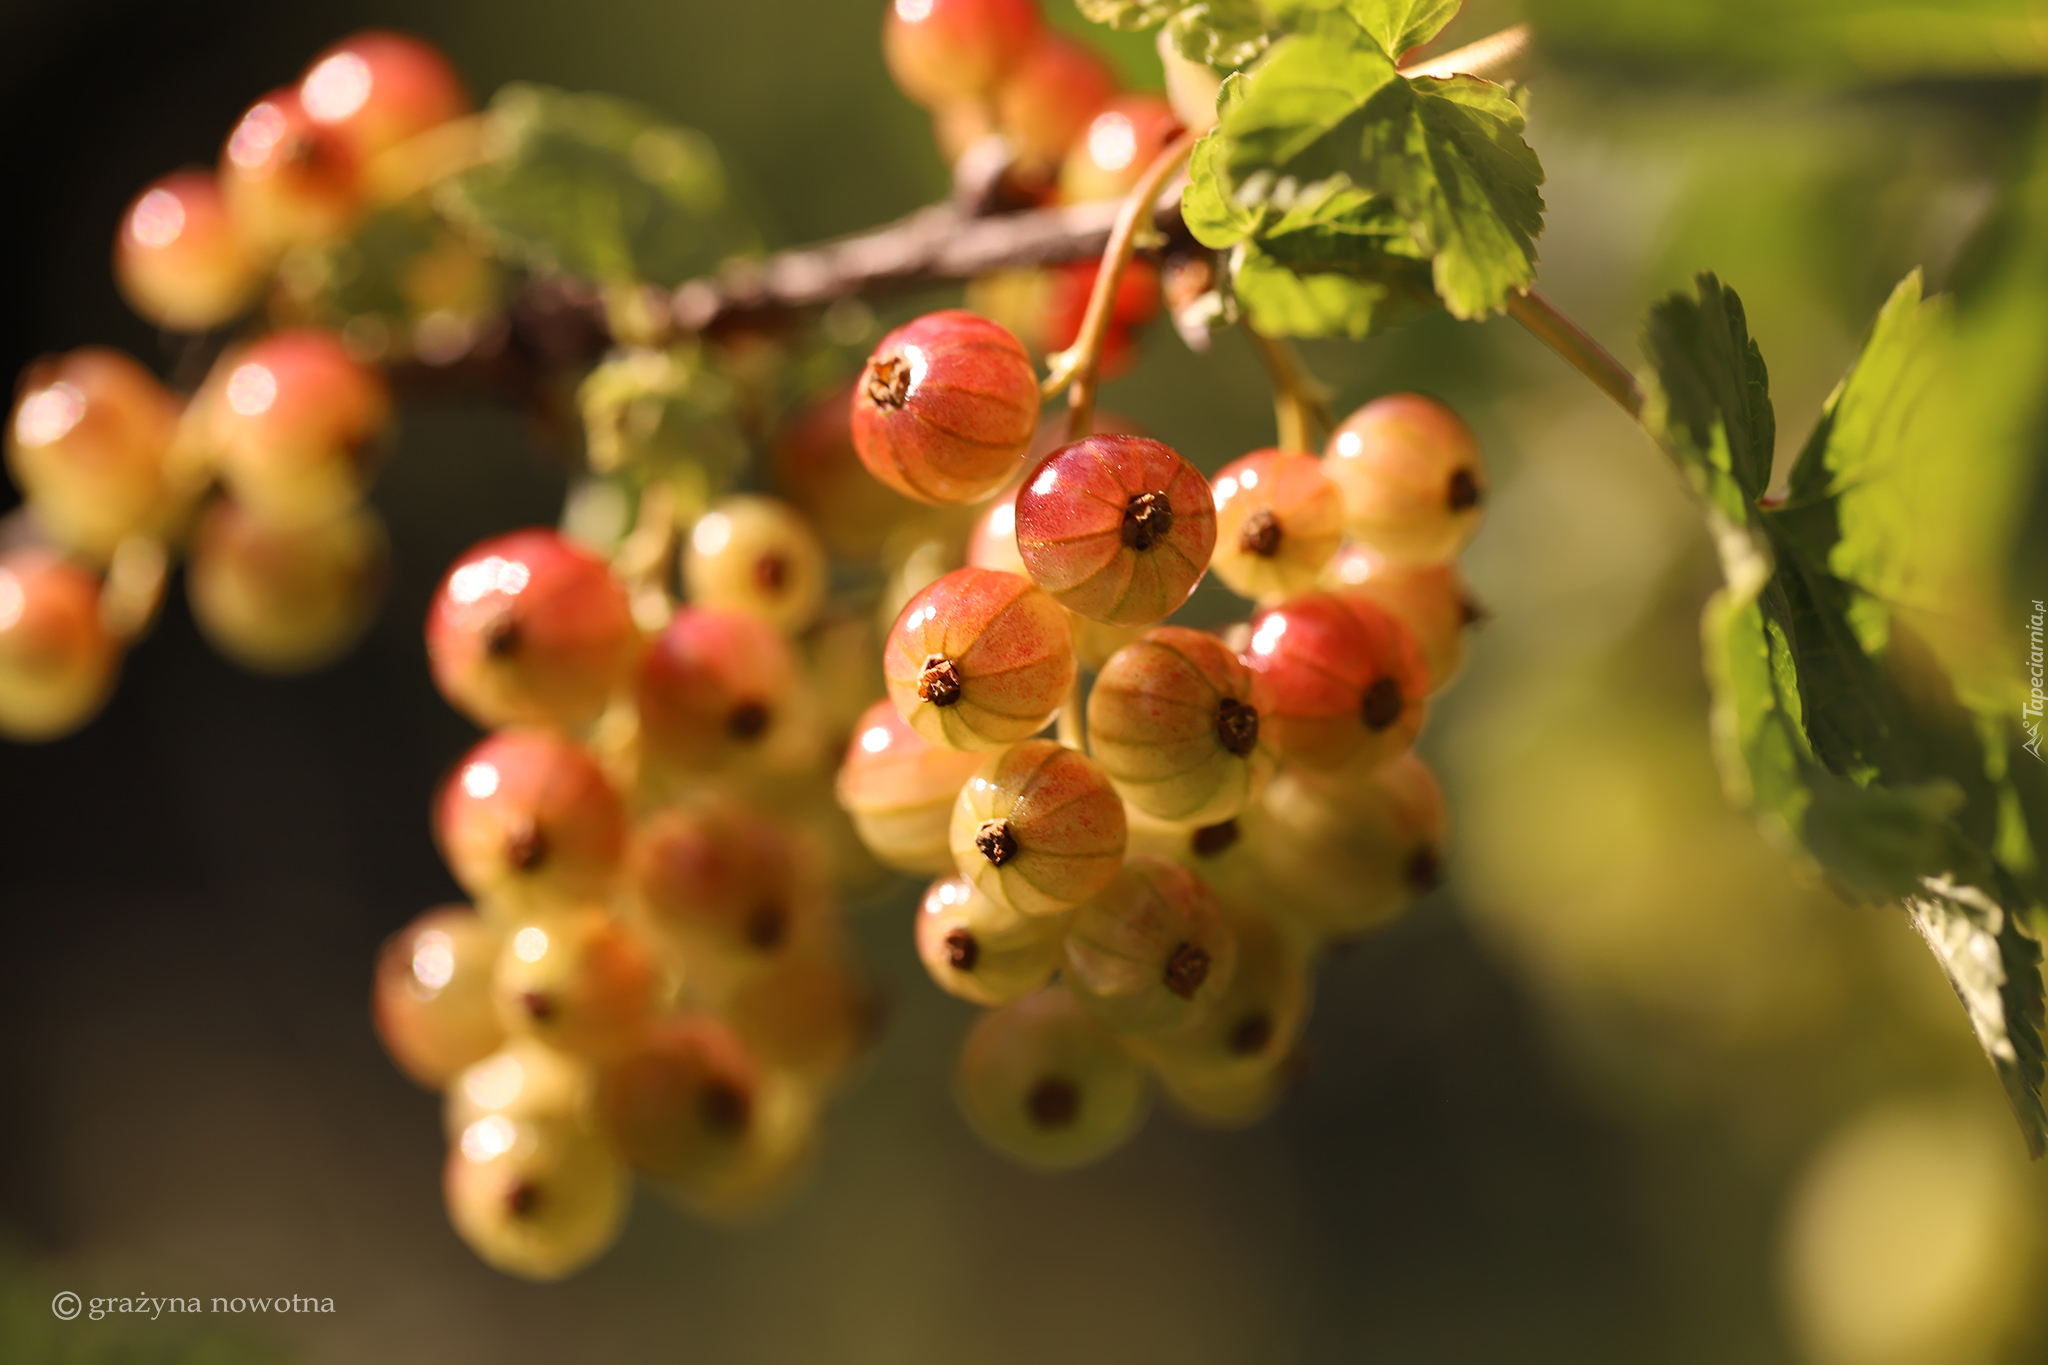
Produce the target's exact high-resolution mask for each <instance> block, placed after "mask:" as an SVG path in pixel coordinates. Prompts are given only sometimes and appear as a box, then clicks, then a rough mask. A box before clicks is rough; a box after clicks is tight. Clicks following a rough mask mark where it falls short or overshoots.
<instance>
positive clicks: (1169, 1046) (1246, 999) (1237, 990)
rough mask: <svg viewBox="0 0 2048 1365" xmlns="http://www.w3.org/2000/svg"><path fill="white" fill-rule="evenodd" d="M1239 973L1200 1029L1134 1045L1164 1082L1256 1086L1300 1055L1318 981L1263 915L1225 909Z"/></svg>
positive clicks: (1300, 955) (1198, 1023)
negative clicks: (1254, 1083) (1298, 1048)
mask: <svg viewBox="0 0 2048 1365" xmlns="http://www.w3.org/2000/svg"><path fill="white" fill-rule="evenodd" d="M1223 915H1224V919H1225V921H1226V922H1227V923H1228V924H1229V926H1230V931H1231V934H1232V936H1233V937H1234V938H1235V939H1236V941H1237V968H1236V970H1235V971H1233V972H1232V973H1231V976H1230V982H1229V984H1228V985H1227V986H1226V987H1225V988H1224V990H1223V993H1222V994H1221V995H1219V996H1218V997H1217V998H1216V1002H1215V1005H1214V1006H1213V1007H1212V1008H1211V1009H1210V1010H1209V1012H1208V1013H1207V1014H1205V1015H1203V1016H1202V1017H1201V1018H1200V1019H1199V1020H1197V1021H1196V1022H1195V1024H1194V1025H1193V1027H1191V1028H1188V1029H1186V1030H1184V1031H1182V1032H1179V1033H1175V1034H1171V1035H1169V1036H1165V1037H1146V1038H1137V1039H1133V1040H1132V1047H1133V1049H1134V1050H1135V1051H1136V1052H1137V1053H1138V1055H1139V1056H1141V1057H1143V1058H1144V1059H1145V1060H1146V1061H1148V1062H1150V1063H1152V1065H1153V1066H1154V1067H1156V1068H1158V1070H1159V1071H1160V1073H1161V1074H1162V1075H1165V1076H1171V1077H1174V1078H1175V1079H1177V1080H1181V1081H1183V1082H1187V1083H1208V1084H1209V1085H1217V1086H1220V1085H1224V1084H1228V1083H1232V1082H1235V1083H1238V1084H1248V1083H1250V1082H1252V1081H1254V1080H1256V1079H1257V1078H1259V1077H1260V1076H1262V1075H1265V1074H1267V1073H1269V1072H1271V1071H1272V1070H1273V1069H1274V1068H1275V1067H1278V1066H1279V1065H1280V1064H1281V1063H1282V1062H1284V1061H1286V1060H1287V1058H1288V1056H1289V1055H1290V1054H1292V1053H1293V1051H1294V1045H1295V1043H1296V1042H1297V1041H1298V1040H1299V1039H1300V1037H1301V1030H1302V1025H1303V1024H1305V1023H1306V1022H1307V1020H1308V1010H1309V1002H1310V997H1311V992H1312V979H1311V977H1310V976H1309V970H1308V960H1307V957H1306V955H1305V954H1304V953H1303V952H1302V950H1301V949H1300V948H1299V947H1298V946H1296V944H1295V943H1294V942H1292V941H1291V940H1290V939H1289V938H1288V937H1287V935H1285V934H1283V933H1281V932H1280V930H1279V928H1277V927H1276V926H1275V925H1274V924H1273V922H1272V921H1271V920H1269V919H1267V918H1266V916H1264V915H1263V914H1260V913H1259V912H1258V911H1256V910H1251V909H1246V908H1243V907H1234V906H1231V905H1229V904H1228V903H1227V902H1226V903H1224V907H1223Z"/></svg>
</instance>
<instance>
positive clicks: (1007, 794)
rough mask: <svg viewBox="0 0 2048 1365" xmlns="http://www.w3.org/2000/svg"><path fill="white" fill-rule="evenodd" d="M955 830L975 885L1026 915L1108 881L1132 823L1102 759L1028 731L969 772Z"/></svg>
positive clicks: (961, 861) (1050, 909) (1057, 907)
mask: <svg viewBox="0 0 2048 1365" xmlns="http://www.w3.org/2000/svg"><path fill="white" fill-rule="evenodd" d="M951 837H952V845H953V863H954V866H955V867H957V868H958V869H959V871H960V875H961V876H963V877H965V878H966V879H967V880H968V881H969V882H971V883H972V884H973V885H974V889H975V890H977V891H979V892H980V893H981V894H982V895H984V896H986V897H988V898H989V899H990V900H992V901H994V902H995V903H996V904H997V905H999V906H1003V907H1005V908H1007V909H1010V910H1014V911H1016V912H1017V913H1018V914H1020V915H1053V914H1058V913H1059V912H1060V911H1062V910H1065V909H1066V908H1067V907H1069V906H1072V905H1077V904H1079V903H1080V902H1081V901H1084V900H1086V899H1087V898H1088V897H1090V896H1092V895H1094V894H1095V893H1096V892H1097V891H1100V890H1101V889H1102V888H1103V887H1104V886H1107V885H1108V884H1109V880H1110V878H1112V877H1114V876H1115V875H1116V870H1117V867H1118V865H1119V864H1120V863H1122V861H1123V856H1124V845H1125V842H1126V840H1127V838H1128V830H1127V828H1126V824H1125V819H1124V803H1123V802H1122V801H1121V800H1120V799H1119V798H1118V797H1117V794H1116V788H1115V787H1113V786H1111V785H1110V781H1109V774H1107V773H1105V772H1104V771H1102V768H1101V766H1100V765H1098V764H1097V763H1096V762H1095V761H1094V760H1093V759H1091V758H1089V757H1088V756H1087V755H1086V754H1082V753H1078V752H1076V751H1075V750H1072V749H1069V748H1066V747H1064V746H1062V745H1059V744H1055V743H1053V742H1052V741H1051V740H1049V739H1027V740H1025V741H1024V742H1023V743H1022V744H1018V745H1015V746H1013V747H1012V748H1009V749H1005V750H1004V751H1003V752H1002V753H999V754H996V755H995V756H993V757H992V758H990V759H989V760H988V761H987V762H985V763H983V764H982V766H981V767H980V768H979V769H977V770H976V772H975V774H974V776H972V777H970V778H968V779H967V784H966V785H965V786H963V787H962V788H961V789H960V796H959V799H958V801H957V802H955V804H954V806H953V825H952V836H951Z"/></svg>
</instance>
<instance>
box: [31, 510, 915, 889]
mask: <svg viewBox="0 0 2048 1365" xmlns="http://www.w3.org/2000/svg"><path fill="white" fill-rule="evenodd" d="M120 662H121V647H120V645H119V643H117V642H116V641H115V640H114V638H113V637H112V636H110V635H109V634H108V633H107V628H106V626H105V625H104V624H103V623H102V622H101V620H100V581H99V579H97V578H95V577H94V576H93V575H92V574H90V573H87V572H86V571H85V570H84V569H81V568H79V567H78V566H77V565H76V564H73V563H71V562H69V561H68V560H66V559H64V558H63V557H61V556H59V555H57V554H54V553H52V552H51V551H48V550H39V549H26V548H25V549H18V550H9V551H7V552H6V553H4V554H0V735H4V736H6V737H7V738H8V739H15V740H42V739H57V738H60V737H61V736H64V735H68V734H70V733H71V732H72V731H73V730H76V729H77V728H78V727H79V726H81V725H83V724H85V723H86V722H87V721H89V720H91V719H92V718H93V717H94V716H95V715H97V714H99V709H100V707H102V706H104V705H105V704H106V700H107V694H108V693H109V692H111V691H112V690H113V685H114V670H115V669H116V668H117V667H119V666H120ZM951 812H952V804H951V802H950V801H949V802H948V803H947V814H948V816H949V817H950V815H951ZM950 862H951V860H950V859H948V863H949V865H950Z"/></svg>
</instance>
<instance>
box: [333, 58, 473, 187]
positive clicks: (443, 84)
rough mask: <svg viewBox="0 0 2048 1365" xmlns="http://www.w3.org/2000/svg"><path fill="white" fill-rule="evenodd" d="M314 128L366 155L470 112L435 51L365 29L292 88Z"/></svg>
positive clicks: (364, 158) (457, 81) (364, 160)
mask: <svg viewBox="0 0 2048 1365" xmlns="http://www.w3.org/2000/svg"><path fill="white" fill-rule="evenodd" d="M298 95H299V103H300V105H301V106H302V107H303V108H304V109H305V111H306V116H307V117H308V118H309V119H311V120H312V121H313V122H314V123H315V124H317V125H319V126H321V127H323V128H327V129H331V130H332V131H333V132H334V134H335V135H336V136H337V137H338V138H339V139H340V140H341V142H342V144H343V145H344V146H346V147H347V149H348V151H349V152H350V153H351V155H352V156H353V158H354V159H355V160H356V161H357V162H358V163H360V164H365V165H367V164H368V163H369V161H370V159H371V158H373V157H375V156H377V155H378V154H379V153H381V152H385V151H389V150H390V149H391V148H393V147H396V146H397V145H398V144H399V143H401V142H405V141H408V140H409V139H411V138H415V137H418V136H419V135H420V134H421V133H424V132H426V131H428V130H429V129H432V128H438V127H440V126H441V125H442V124H444V123H446V122H448V120H450V119H452V118H458V117H460V116H461V115H463V114H466V113H468V112H469V92H468V91H466V90H464V89H463V88H462V78H461V77H460V76H457V75H456V74H455V68H454V67H452V66H450V65H449V64H448V59H447V58H446V57H444V56H442V55H441V53H440V51H439V50H438V49H436V48H434V47H432V46H431V45H429V44H427V43H423V42H421V41H420V40H419V39H417V38H409V37H407V36H405V35H404V34H402V33H382V32H378V31H376V30H371V31H368V32H364V33H358V34H356V35H355V36H353V37H351V38H347V39H344V40H343V41H341V42H339V43H336V44H335V45H334V46H333V47H330V48H328V49H327V50H326V51H325V52H323V53H321V54H320V55H319V56H318V57H316V58H314V59H313V64H312V65H311V66H310V67H308V68H307V69H306V74H305V75H304V76H303V77H302V78H301V79H300V81H299V86H298Z"/></svg>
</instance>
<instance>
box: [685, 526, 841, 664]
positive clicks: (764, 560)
mask: <svg viewBox="0 0 2048 1365" xmlns="http://www.w3.org/2000/svg"><path fill="white" fill-rule="evenodd" d="M826 578H827V573H826V568H825V550H824V547H823V546H821V545H819V544H818V538H817V537H816V536H814V535H812V534H811V528H810V527H809V526H808V525H806V524H805V522H804V519H803V517H802V516H800V515H799V514H798V513H797V511H796V509H795V508H793V507H791V506H790V505H789V504H788V503H785V502H779V501H777V500H776V499H774V498H760V497H752V496H746V495H741V496H735V497H729V498H722V499H720V500H719V501H718V502H716V503H714V504H712V505H711V507H710V508H708V509H707V510H706V511H705V513H704V515H703V516H701V517H699V518H697V523H696V525H694V526H692V527H691V528H690V538H689V540H688V542H687V543H686V544H685V546H684V549H683V586H684V588H685V590H686V591H687V592H688V593H689V598H690V601H691V602H692V603H693V604H695V605H697V606H700V607H728V608H731V609H732V610H734V611H746V612H752V613H753V614H754V615H756V616H758V617H760V618H761V619H762V620H764V621H766V622H768V623H769V624H770V625H772V626H774V627H775V628H776V629H777V630H781V631H785V632H787V633H789V634H792V635H793V634H795V633H797V632H798V631H801V630H803V629H804V628H805V627H807V626H809V625H810V624H811V623H812V622H813V621H815V620H816V619H817V617H818V608H819V607H820V606H822V605H823V604H824V601H825V588H826Z"/></svg>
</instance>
